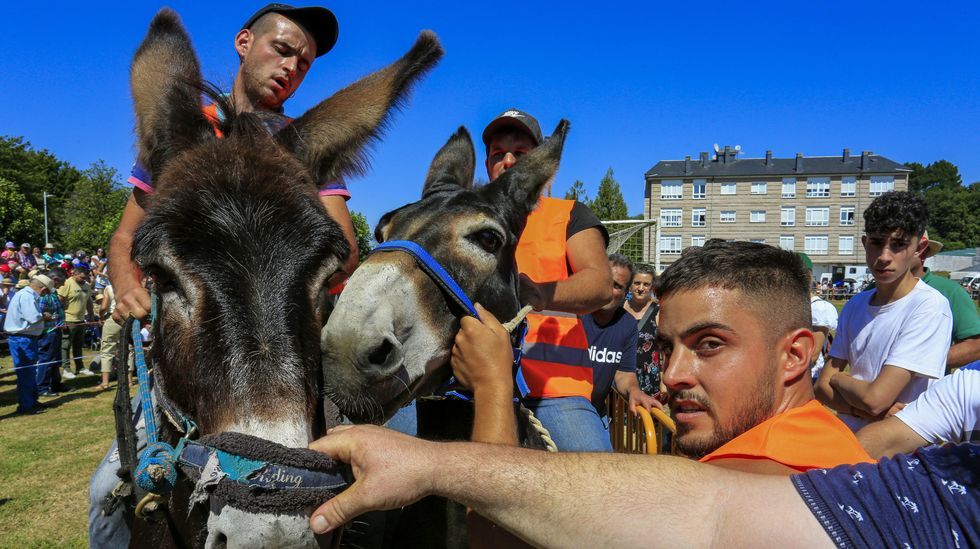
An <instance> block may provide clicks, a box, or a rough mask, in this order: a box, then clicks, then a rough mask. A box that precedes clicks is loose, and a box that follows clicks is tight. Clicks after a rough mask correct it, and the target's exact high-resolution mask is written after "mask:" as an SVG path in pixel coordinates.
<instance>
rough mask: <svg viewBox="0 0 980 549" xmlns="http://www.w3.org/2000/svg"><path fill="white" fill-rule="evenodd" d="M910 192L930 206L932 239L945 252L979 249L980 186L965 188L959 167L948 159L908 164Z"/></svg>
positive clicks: (930, 235)
mask: <svg viewBox="0 0 980 549" xmlns="http://www.w3.org/2000/svg"><path fill="white" fill-rule="evenodd" d="M905 166H906V167H907V168H909V169H911V170H912V173H910V174H909V190H910V191H912V192H915V193H919V194H921V195H922V196H923V197H924V198H925V199H926V204H928V206H929V237H930V238H932V239H934V240H938V241H940V242H942V243H943V244H944V245H945V249H946V250H958V249H962V248H973V247H977V246H980V216H978V215H977V212H978V211H980V185H977V184H974V185H971V186H970V187H964V186H963V178H962V177H961V176H960V171H959V168H958V167H957V166H956V165H955V164H953V163H952V162H949V161H947V160H937V161H935V162H933V163H931V164H928V165H922V164H920V163H918V162H909V163H906V164H905Z"/></svg>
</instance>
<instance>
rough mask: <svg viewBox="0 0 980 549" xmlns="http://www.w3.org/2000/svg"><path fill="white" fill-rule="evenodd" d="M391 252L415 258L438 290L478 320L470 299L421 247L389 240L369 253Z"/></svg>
mask: <svg viewBox="0 0 980 549" xmlns="http://www.w3.org/2000/svg"><path fill="white" fill-rule="evenodd" d="M391 251H400V252H405V253H407V254H408V255H410V256H412V257H413V258H415V261H417V262H418V264H419V267H421V268H422V270H423V271H425V272H426V274H428V275H429V278H431V279H432V280H433V281H434V282H435V283H436V284H438V285H439V287H440V288H442V290H443V291H444V292H445V293H446V295H448V296H449V297H450V298H452V300H453V301H455V302H456V303H457V304H458V305H459V306H460V307H462V308H463V310H464V311H466V312H467V313H469V314H470V315H471V316H473V317H475V318H476V319H477V320H479V318H480V315H479V314H477V312H476V307H474V306H473V302H472V301H470V298H469V296H467V295H466V292H464V291H463V289H462V288H460V287H459V284H457V283H456V280H455V279H453V277H452V276H451V275H450V274H449V273H448V272H446V269H444V268H443V267H442V265H440V264H439V262H438V261H436V259H435V258H434V257H432V256H431V255H430V254H429V252H427V251H425V249H424V248H422V246H419V245H418V244H416V243H414V242H412V241H411V240H391V241H388V242H382V243H381V244H378V246H377V247H375V248H374V249H373V250H371V253H372V254H373V253H374V252H391Z"/></svg>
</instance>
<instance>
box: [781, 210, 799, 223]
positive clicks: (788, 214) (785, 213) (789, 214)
mask: <svg viewBox="0 0 980 549" xmlns="http://www.w3.org/2000/svg"><path fill="white" fill-rule="evenodd" d="M779 225H780V226H782V227H795V226H796V208H781V209H780V210H779Z"/></svg>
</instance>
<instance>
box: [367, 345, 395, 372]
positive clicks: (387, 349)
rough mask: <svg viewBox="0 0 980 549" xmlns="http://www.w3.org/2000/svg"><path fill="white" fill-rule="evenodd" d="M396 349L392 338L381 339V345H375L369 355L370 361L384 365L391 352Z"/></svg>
mask: <svg viewBox="0 0 980 549" xmlns="http://www.w3.org/2000/svg"><path fill="white" fill-rule="evenodd" d="M394 350H395V345H394V343H392V342H391V340H390V339H388V338H384V339H382V340H381V345H378V346H377V347H375V349H374V350H373V351H371V354H369V355H368V361H369V362H370V363H371V364H374V365H376V366H384V364H385V363H386V362H387V361H388V357H389V356H390V355H391V352H392V351H394Z"/></svg>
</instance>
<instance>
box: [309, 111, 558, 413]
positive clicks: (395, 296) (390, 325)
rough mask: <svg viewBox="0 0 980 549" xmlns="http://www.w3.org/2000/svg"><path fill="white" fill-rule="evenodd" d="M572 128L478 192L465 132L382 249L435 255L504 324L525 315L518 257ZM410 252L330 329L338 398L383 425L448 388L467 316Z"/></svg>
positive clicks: (361, 273)
mask: <svg viewBox="0 0 980 549" xmlns="http://www.w3.org/2000/svg"><path fill="white" fill-rule="evenodd" d="M567 131H568V123H567V122H565V121H562V123H560V124H559V125H558V128H557V129H556V130H555V133H554V134H553V135H552V136H551V137H550V138H549V139H548V140H547V141H546V142H545V143H544V144H542V145H541V146H540V147H538V148H536V149H534V150H533V151H531V152H530V153H529V154H528V155H527V156H525V157H524V158H523V159H522V160H521V161H520V162H518V163H517V164H516V165H514V167H512V168H511V169H510V170H508V171H507V172H506V173H504V174H503V175H502V176H500V177H499V178H497V179H496V180H494V181H493V182H492V183H490V184H488V185H485V186H482V187H477V188H473V168H474V153H473V143H472V141H471V140H470V136H469V133H467V131H466V130H465V129H463V128H460V129H459V130H458V131H457V132H456V134H455V135H453V136H452V137H451V138H450V139H449V141H448V142H447V143H446V144H445V145H444V146H443V147H442V149H441V150H440V151H439V153H438V154H437V155H436V157H435V159H434V160H433V161H432V166H431V167H430V168H429V173H428V175H427V176H426V180H425V186H424V187H423V189H422V199H421V200H419V201H418V202H415V203H412V204H409V205H407V206H404V207H402V208H399V209H397V210H394V211H392V212H389V213H387V214H385V215H384V216H383V217H382V218H381V221H380V222H379V223H378V227H377V229H376V230H375V237H376V239H377V240H378V242H382V241H386V240H389V241H390V240H410V241H413V242H415V243H416V244H419V245H420V246H422V247H423V248H424V249H426V250H427V251H428V252H429V254H431V255H432V257H434V258H435V259H436V260H437V261H439V263H441V264H442V266H443V267H445V269H446V270H447V271H448V272H449V273H450V274H451V275H452V277H453V278H454V279H455V280H456V281H457V282H458V283H459V285H460V286H461V287H462V289H463V290H464V291H465V292H466V294H467V295H468V296H469V297H470V298H471V299H472V300H473V301H475V302H479V303H480V304H482V305H483V306H484V307H486V308H487V310H489V311H490V312H492V313H493V314H494V315H495V316H496V317H497V318H499V319H501V321H503V320H505V319H509V318H511V317H513V316H514V315H515V314H516V312H517V310H518V309H519V305H520V304H519V302H518V297H517V285H516V280H517V272H516V269H515V265H514V250H515V248H516V246H517V240H518V239H519V238H520V236H521V232H522V231H523V230H524V224H525V222H526V220H527V216H528V214H530V213H531V210H533V209H534V207H535V205H536V204H537V202H538V198H539V197H540V195H541V191H542V190H543V189H544V188H545V186H546V185H547V183H548V182H549V181H551V179H552V178H553V177H554V175H555V172H556V171H557V170H558V161H559V159H560V157H561V151H562V146H563V145H564V141H565V134H566V133H567ZM459 309H460V307H459V306H458V305H457V304H456V303H455V302H454V301H452V300H450V299H447V296H446V295H445V294H444V293H443V291H442V290H441V288H440V286H438V285H437V284H436V283H435V282H434V281H433V280H432V279H431V278H429V276H428V275H427V274H426V273H425V272H424V271H423V270H421V269H419V267H418V265H417V264H416V262H415V260H414V259H413V258H412V257H411V256H409V255H407V254H404V253H400V252H391V253H376V254H374V255H372V256H370V257H369V258H368V259H367V260H366V261H365V262H364V263H363V264H361V266H360V267H359V268H358V269H357V271H356V272H355V273H354V275H353V276H352V277H351V278H350V280H349V281H348V282H347V286H346V288H345V289H344V292H343V294H341V296H340V299H339V300H338V302H337V306H336V308H335V310H334V313H333V315H331V317H330V320H329V321H328V323H327V326H326V328H325V329H324V330H323V338H322V341H321V348H322V350H323V368H324V375H325V382H326V386H327V390H328V395H329V396H330V397H331V398H332V399H334V402H336V403H337V404H338V405H339V406H340V408H341V410H343V411H344V412H345V413H346V414H347V415H349V416H350V417H352V418H353V419H355V420H366V421H376V422H380V421H383V420H384V419H386V418H388V417H390V415H391V414H393V413H394V412H395V411H396V410H397V409H398V408H399V407H400V406H401V405H402V404H404V403H405V402H407V401H408V400H410V399H411V398H413V397H414V396H415V395H418V394H425V393H427V392H429V391H431V390H432V389H434V388H435V387H436V386H437V385H438V384H439V383H440V382H442V381H444V380H445V379H446V378H447V377H448V375H449V370H448V368H447V367H446V366H447V363H448V359H449V354H450V350H451V348H452V344H453V337H454V335H455V334H456V331H457V330H458V328H459V321H458V318H459V315H460V314H462V311H460V310H459Z"/></svg>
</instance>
